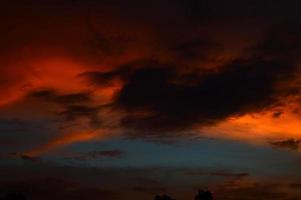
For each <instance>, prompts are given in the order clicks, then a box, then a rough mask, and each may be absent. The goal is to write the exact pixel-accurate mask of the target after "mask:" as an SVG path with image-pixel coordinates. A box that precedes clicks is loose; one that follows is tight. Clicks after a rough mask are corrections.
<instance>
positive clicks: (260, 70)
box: [115, 58, 295, 131]
mask: <svg viewBox="0 0 301 200" xmlns="http://www.w3.org/2000/svg"><path fill="white" fill-rule="evenodd" d="M176 69H177V67H176V66H174V67H173V68H170V67H166V66H165V65H163V64H160V63H147V62H146V63H141V67H140V68H139V69H137V70H136V71H135V72H133V74H132V75H131V76H130V78H129V80H128V81H127V82H126V84H125V85H124V86H123V88H122V89H121V91H120V93H118V95H117V97H116V100H115V106H116V107H117V108H120V109H123V110H125V111H128V115H127V116H125V117H124V118H123V120H122V124H123V125H124V126H125V127H128V128H134V129H147V130H156V131H160V130H163V131H166V130H179V129H187V128H191V127H193V126H194V125H197V124H198V125H200V124H203V125H210V124H215V123H217V122H219V121H220V120H223V119H225V118H227V117H230V116H238V115H243V114H246V113H249V112H257V111H261V110H263V109H266V108H269V107H273V106H274V105H276V104H277V103H278V102H277V98H278V96H277V95H278V94H277V89H276V86H275V84H276V83H278V82H279V81H283V80H286V79H288V78H289V77H291V76H292V75H293V74H292V73H293V72H294V69H295V68H294V66H291V65H290V63H283V62H278V61H269V60H264V59H261V58H252V59H247V60H237V61H233V62H232V63H230V64H227V65H225V66H224V67H223V69H221V70H219V71H218V72H212V73H209V74H204V75H200V76H195V75H193V76H189V75H182V76H180V75H178V74H177V71H176ZM185 76H189V78H188V80H189V81H190V82H191V83H190V84H189V83H188V84H187V83H185V82H184V84H182V83H181V80H183V79H184V80H185V78H186V77H185Z"/></svg>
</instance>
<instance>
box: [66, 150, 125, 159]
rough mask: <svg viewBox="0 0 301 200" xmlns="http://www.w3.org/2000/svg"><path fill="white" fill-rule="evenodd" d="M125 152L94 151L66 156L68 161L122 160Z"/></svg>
mask: <svg viewBox="0 0 301 200" xmlns="http://www.w3.org/2000/svg"><path fill="white" fill-rule="evenodd" d="M124 154H125V153H124V152H123V151H121V150H119V149H112V150H105V151H92V152H87V153H80V154H75V155H72V156H66V157H65V158H66V159H75V160H95V159H101V158H120V157H122V156H124Z"/></svg>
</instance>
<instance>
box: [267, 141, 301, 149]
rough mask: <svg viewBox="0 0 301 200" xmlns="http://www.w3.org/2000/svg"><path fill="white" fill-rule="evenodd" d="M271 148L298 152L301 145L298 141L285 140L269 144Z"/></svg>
mask: <svg viewBox="0 0 301 200" xmlns="http://www.w3.org/2000/svg"><path fill="white" fill-rule="evenodd" d="M270 144H271V145H272V147H275V148H278V149H290V150H298V149H299V147H300V145H301V140H300V139H298V140H297V139H287V140H281V141H275V142H270Z"/></svg>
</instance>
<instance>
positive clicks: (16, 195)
mask: <svg viewBox="0 0 301 200" xmlns="http://www.w3.org/2000/svg"><path fill="white" fill-rule="evenodd" d="M0 200H26V197H25V196H24V195H23V194H22V193H20V192H12V193H9V194H7V195H5V196H4V198H0Z"/></svg>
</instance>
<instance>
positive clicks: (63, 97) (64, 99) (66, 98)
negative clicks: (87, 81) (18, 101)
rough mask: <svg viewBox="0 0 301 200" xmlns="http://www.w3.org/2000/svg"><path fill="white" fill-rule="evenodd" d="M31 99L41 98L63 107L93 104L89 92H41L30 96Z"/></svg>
mask: <svg viewBox="0 0 301 200" xmlns="http://www.w3.org/2000/svg"><path fill="white" fill-rule="evenodd" d="M29 97H34V98H39V99H41V100H44V101H46V102H51V103H58V104H62V105H70V104H77V105H78V104H83V103H89V102H91V101H92V100H91V96H90V94H89V93H88V92H80V93H72V94H58V93H57V92H56V91H54V90H50V89H48V90H39V91H34V92H32V93H30V94H29Z"/></svg>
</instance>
